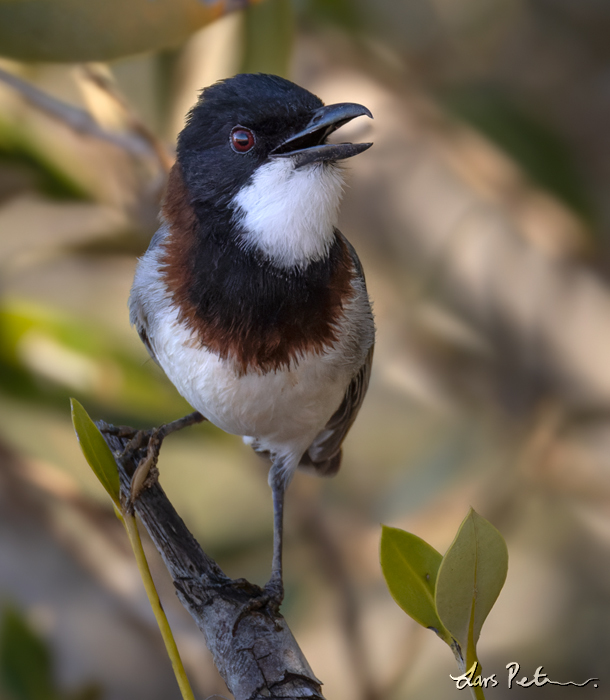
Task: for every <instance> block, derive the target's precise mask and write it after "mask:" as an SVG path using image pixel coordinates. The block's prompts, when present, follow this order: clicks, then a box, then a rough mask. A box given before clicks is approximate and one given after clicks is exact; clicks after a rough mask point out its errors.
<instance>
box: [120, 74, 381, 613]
mask: <svg viewBox="0 0 610 700" xmlns="http://www.w3.org/2000/svg"><path fill="white" fill-rule="evenodd" d="M360 116H367V117H370V118H372V114H371V112H370V111H369V110H368V109H367V108H366V107H364V106H362V105H360V104H355V103H339V104H331V105H326V106H325V105H324V103H323V102H322V100H320V99H319V98H318V97H316V96H315V95H313V94H312V93H311V92H309V91H308V90H306V89H305V88H303V87H300V86H298V85H296V84H295V83H293V82H290V81H289V80H286V79H284V78H281V77H278V76H275V75H269V74H262V73H256V74H238V75H235V76H233V77H231V78H227V79H225V80H221V81H218V82H216V83H214V84H212V85H210V86H209V87H206V88H204V89H203V90H202V91H201V93H200V95H199V99H198V101H197V103H196V104H195V106H194V107H193V108H192V109H191V110H190V112H189V113H188V115H187V118H186V122H185V126H184V128H183V130H182V131H181V133H180V134H179V136H178V140H177V149H176V162H175V164H174V165H173V167H172V169H171V171H170V173H169V177H168V184H167V187H166V191H165V195H164V198H163V201H162V205H161V211H160V227H159V229H158V230H157V232H156V233H155V234H154V236H153V237H152V240H151V242H150V245H149V247H148V249H147V251H146V253H145V254H144V255H143V256H142V257H141V258H140V259H139V261H138V263H137V266H136V272H135V277H134V282H133V286H132V289H131V294H130V298H129V310H130V320H131V323H132V325H133V326H135V328H136V330H137V332H138V333H139V335H140V338H141V339H142V341H143V343H144V344H145V346H146V348H147V349H148V352H149V353H150V355H151V357H152V358H153V360H155V362H157V363H158V364H159V365H160V366H161V368H162V369H163V370H164V372H165V374H166V375H167V377H168V378H169V379H170V381H171V382H172V383H173V384H174V386H175V387H176V389H177V390H178V392H179V393H180V394H181V395H182V396H183V397H184V398H185V399H186V400H187V401H188V402H189V403H190V404H191V406H192V407H193V408H194V409H196V411H198V412H199V413H200V414H201V415H202V416H204V417H205V418H206V419H207V420H209V421H210V422H211V423H213V424H214V425H216V426H218V427H219V428H220V429H222V430H223V431H225V432H227V433H232V434H235V435H239V436H241V437H242V438H243V440H244V442H246V443H247V444H249V445H251V446H252V447H253V449H254V450H255V451H256V452H258V453H260V454H262V455H265V456H267V457H268V458H269V460H270V463H271V466H270V469H269V485H270V486H271V491H272V496H273V508H274V537H273V560H272V569H271V577H270V579H269V581H268V582H267V584H265V586H264V589H263V590H264V592H265V594H266V596H267V598H268V600H269V601H270V603H271V604H273V605H274V606H275V609H276V610H277V609H279V606H280V604H281V602H282V599H283V595H284V588H283V576H282V549H283V547H282V540H283V509H284V494H285V491H286V488H287V486H288V484H289V483H290V481H291V479H292V477H293V475H294V474H295V472H296V470H297V469H300V470H304V471H310V472H314V473H315V474H317V475H320V476H332V475H334V474H335V473H336V472H337V471H338V469H339V466H340V463H341V455H342V447H341V446H342V443H343V441H344V438H345V436H346V434H347V432H348V431H349V429H350V427H351V426H352V424H353V422H354V420H355V418H356V415H357V413H358V411H359V410H360V407H361V405H362V401H363V399H364V395H365V394H366V391H367V388H368V384H369V378H370V374H371V365H372V359H373V348H374V343H375V324H374V318H373V313H372V308H371V302H370V300H369V295H368V293H367V288H366V282H365V278H364V273H363V270H362V265H361V263H360V260H359V258H358V255H357V254H356V251H355V250H354V248H353V247H352V245H351V244H350V243H349V242H348V240H347V239H346V238H345V236H343V234H342V233H341V232H340V231H339V229H338V228H337V218H338V213H339V205H340V201H341V196H342V190H343V185H344V169H343V167H342V164H343V161H344V160H345V159H347V158H351V157H353V156H355V155H357V154H360V153H362V152H363V151H365V150H367V149H368V148H369V147H370V146H372V144H371V143H357V144H352V143H329V142H328V141H327V138H328V136H329V135H330V134H331V133H332V132H334V131H335V130H336V129H338V128H339V127H341V126H343V125H344V124H346V123H348V122H350V121H351V120H352V119H355V118H356V117H360Z"/></svg>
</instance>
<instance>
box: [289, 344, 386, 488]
mask: <svg viewBox="0 0 610 700" xmlns="http://www.w3.org/2000/svg"><path fill="white" fill-rule="evenodd" d="M374 347H375V346H374V345H372V346H371V349H370V350H369V352H368V355H367V356H366V360H365V361H364V364H363V365H362V367H361V368H360V370H359V371H358V373H357V374H356V376H355V377H354V378H353V379H352V381H351V383H350V385H349V386H348V388H347V391H346V392H345V397H344V398H343V401H342V402H341V405H340V406H339V408H338V409H337V410H336V411H335V413H334V414H333V415H332V417H331V419H330V420H329V421H328V423H327V424H326V427H325V428H324V430H322V432H321V433H320V434H319V435H318V436H317V437H316V439H315V440H314V441H313V442H312V443H311V445H310V447H309V449H308V450H307V452H306V453H305V454H304V455H303V457H302V458H301V463H300V464H299V466H300V467H305V469H307V468H309V469H312V468H313V469H314V470H315V472H316V473H317V474H318V475H320V476H332V475H333V474H336V473H337V471H338V470H339V467H340V466H341V445H342V443H343V440H344V439H345V436H346V435H347V433H348V431H349V429H350V428H351V427H352V424H353V423H354V421H355V420H356V416H357V415H358V411H359V410H360V406H362V402H363V401H364V396H365V394H366V390H367V389H368V386H369V379H370V377H371V367H372V365H373V351H374Z"/></svg>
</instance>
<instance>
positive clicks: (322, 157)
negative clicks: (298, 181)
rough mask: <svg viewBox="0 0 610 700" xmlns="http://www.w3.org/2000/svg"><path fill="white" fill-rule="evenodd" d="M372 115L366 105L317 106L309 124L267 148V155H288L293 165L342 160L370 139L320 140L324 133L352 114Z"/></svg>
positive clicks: (327, 133) (352, 116) (359, 149)
mask: <svg viewBox="0 0 610 700" xmlns="http://www.w3.org/2000/svg"><path fill="white" fill-rule="evenodd" d="M364 115H366V116H367V117H370V118H371V119H372V118H373V115H372V114H371V113H370V112H369V110H368V109H367V108H366V107H363V106H362V105H357V104H352V103H351V102H342V103H340V104H336V105H328V106H327V107H321V108H320V109H318V110H317V111H316V112H315V114H314V115H313V117H312V118H311V121H310V122H309V124H308V125H307V126H306V127H305V129H303V131H299V133H298V134H295V135H294V136H291V137H290V138H289V139H287V140H286V141H284V143H282V144H281V145H280V146H278V147H277V148H276V149H274V150H273V151H271V153H270V157H271V158H292V160H293V162H294V164H295V165H294V167H295V168H301V167H303V166H304V165H307V164H308V163H321V162H323V161H329V160H330V161H333V160H343V159H345V158H351V157H352V156H355V155H358V153H362V151H366V149H367V148H370V147H371V146H372V145H373V144H372V143H324V141H325V140H326V137H327V136H328V135H329V134H331V133H332V132H333V131H336V130H337V129H338V128H339V127H341V126H343V125H344V124H347V123H348V122H350V121H351V120H352V119H355V118H356V117H362V116H364Z"/></svg>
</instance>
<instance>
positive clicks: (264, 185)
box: [232, 158, 343, 268]
mask: <svg viewBox="0 0 610 700" xmlns="http://www.w3.org/2000/svg"><path fill="white" fill-rule="evenodd" d="M342 190H343V176H342V173H341V170H340V169H339V168H337V167H335V166H332V165H327V164H324V163H316V164H311V165H306V166H304V167H303V168H299V169H298V170H295V169H294V167H293V164H292V161H291V160H290V158H278V159H277V160H273V161H271V162H269V163H266V164H265V165H263V166H261V167H260V168H259V169H258V170H257V171H256V173H255V174H254V176H253V178H252V180H251V181H250V183H249V184H248V185H247V186H246V187H244V188H243V189H242V190H241V191H240V192H239V193H238V194H237V196H236V197H235V199H234V200H233V202H232V205H233V207H234V209H235V218H236V220H237V221H238V222H239V223H240V224H241V226H242V228H243V230H244V233H243V240H244V245H245V246H246V247H248V248H256V249H258V250H259V251H260V252H261V253H263V255H265V256H266V257H267V258H269V259H270V260H272V261H273V263H275V264H276V265H277V266H279V267H284V268H291V267H294V266H295V265H296V266H298V267H304V266H306V265H307V264H308V263H310V262H314V261H316V260H320V259H322V258H323V257H324V256H325V255H326V254H327V252H328V249H329V247H330V244H331V243H332V240H333V231H334V228H335V226H336V225H337V218H338V215H339V204H340V202H341V195H342Z"/></svg>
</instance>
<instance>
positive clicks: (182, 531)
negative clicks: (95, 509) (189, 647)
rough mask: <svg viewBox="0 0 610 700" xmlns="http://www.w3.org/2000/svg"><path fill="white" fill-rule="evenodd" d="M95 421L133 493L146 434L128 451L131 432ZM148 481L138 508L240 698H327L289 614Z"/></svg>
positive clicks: (124, 483) (126, 493) (127, 488)
mask: <svg viewBox="0 0 610 700" xmlns="http://www.w3.org/2000/svg"><path fill="white" fill-rule="evenodd" d="M97 425H98V427H99V428H100V429H101V430H102V432H103V434H104V437H105V439H106V441H107V443H108V445H109V446H110V449H111V450H112V452H113V454H114V455H115V457H116V461H117V465H118V467H119V474H120V478H121V492H122V497H123V498H129V491H130V486H131V476H132V474H133V472H134V471H135V468H136V466H137V464H138V463H139V462H140V460H142V459H143V458H145V457H146V452H147V440H144V441H143V444H142V445H141V447H140V448H139V449H138V450H135V451H133V452H130V451H127V452H124V450H125V447H126V445H127V444H128V442H129V437H120V436H118V435H112V434H110V433H108V432H107V429H108V428H109V427H110V426H108V425H106V424H105V423H103V422H102V421H100V422H98V424H97ZM134 432H135V431H134ZM149 481H151V482H152V483H150V484H146V486H145V488H144V489H143V490H142V492H141V493H140V495H139V496H138V498H137V500H136V501H135V504H134V509H135V511H136V513H137V514H138V516H139V518H140V520H141V521H142V523H143V524H144V526H145V527H146V529H147V530H148V533H149V534H150V536H151V538H152V540H153V542H154V544H155V546H156V547H157V549H158V551H159V553H160V554H161V556H162V558H163V561H164V562H165V565H166V566H167V569H168V571H169V573H170V575H171V577H172V580H173V582H174V586H175V587H176V593H177V595H178V598H179V599H180V601H181V602H182V604H183V605H184V607H185V608H186V609H187V611H188V612H189V613H190V615H191V616H192V617H193V619H194V620H195V622H196V623H197V626H198V627H199V629H200V630H201V631H202V632H203V634H204V636H205V640H206V644H207V646H208V648H209V650H210V651H211V652H212V655H213V657H214V662H215V664H216V667H217V668H218V671H219V672H220V674H221V675H222V677H223V678H224V680H225V682H226V684H227V687H228V688H229V690H230V691H231V692H232V693H233V695H234V696H235V698H236V700H254V699H256V698H265V700H270V699H271V700H273V699H277V700H280V699H281V698H309V699H312V698H313V700H316V699H319V700H323V695H322V692H321V682H320V681H319V680H318V679H317V678H316V677H315V676H314V674H313V671H312V670H311V668H310V667H309V664H308V663H307V660H306V659H305V657H304V656H303V653H302V652H301V650H300V648H299V646H298V644H297V642H296V640H295V639H294V637H293V635H292V632H291V631H290V629H289V628H288V625H287V624H286V621H285V620H284V618H283V617H282V616H281V615H275V614H274V612H273V610H270V609H269V608H268V607H267V606H266V605H265V604H264V598H263V591H262V589H261V588H259V587H258V586H256V585H254V584H251V583H249V582H248V581H245V580H243V579H238V580H233V579H231V578H229V577H228V576H226V575H225V574H224V573H223V571H222V570H221V569H220V567H219V566H218V564H216V562H215V561H214V560H213V559H211V558H210V557H209V556H208V555H207V554H206V553H205V552H204V551H203V549H202V548H201V547H200V545H199V544H198V543H197V541H196V540H195V538H194V537H193V535H192V534H191V533H190V532H189V530H188V528H187V527H186V525H185V524H184V522H183V520H182V519H181V518H180V516H179V515H178V513H177V512H176V510H175V509H174V507H173V506H172V504H171V503H170V502H169V500H168V498H167V496H166V495H165V493H164V492H163V489H162V488H161V486H160V485H159V484H158V482H157V481H156V479H149Z"/></svg>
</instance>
